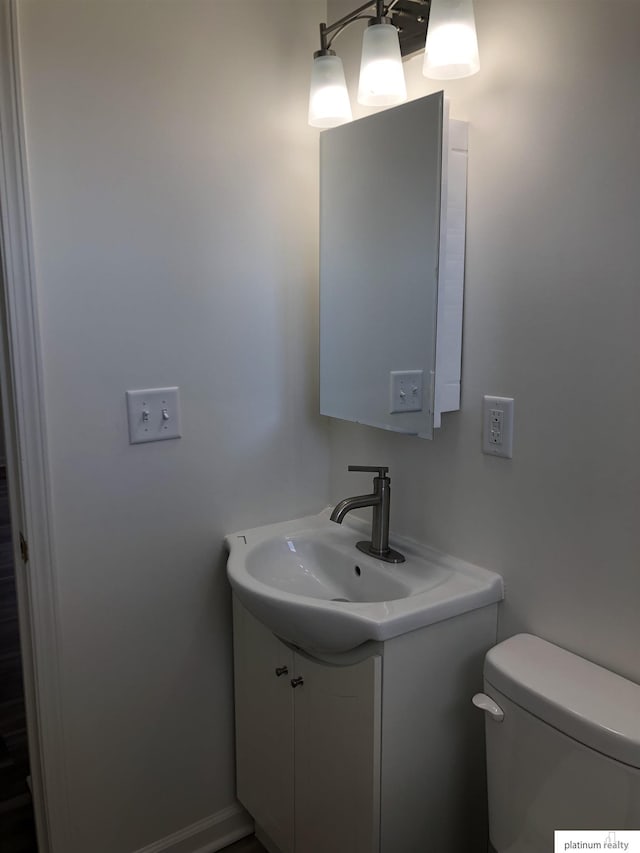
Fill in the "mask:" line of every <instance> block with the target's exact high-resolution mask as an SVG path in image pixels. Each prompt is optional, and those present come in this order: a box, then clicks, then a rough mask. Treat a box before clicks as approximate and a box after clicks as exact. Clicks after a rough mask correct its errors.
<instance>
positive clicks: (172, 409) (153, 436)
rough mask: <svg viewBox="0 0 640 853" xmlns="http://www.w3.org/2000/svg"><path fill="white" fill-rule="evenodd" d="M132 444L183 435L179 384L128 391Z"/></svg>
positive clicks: (130, 438) (130, 441)
mask: <svg viewBox="0 0 640 853" xmlns="http://www.w3.org/2000/svg"><path fill="white" fill-rule="evenodd" d="M127 415H128V419H129V444H142V443H143V442H145V441H166V440H167V439H169V438H181V436H182V429H181V425H180V395H179V389H178V388H177V387H171V388H144V389H142V390H139V391H127Z"/></svg>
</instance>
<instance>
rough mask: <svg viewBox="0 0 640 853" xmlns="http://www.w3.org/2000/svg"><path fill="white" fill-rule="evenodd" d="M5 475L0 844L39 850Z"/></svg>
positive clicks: (0, 555)
mask: <svg viewBox="0 0 640 853" xmlns="http://www.w3.org/2000/svg"><path fill="white" fill-rule="evenodd" d="M28 775H29V756H28V751H27V729H26V722H25V713H24V695H23V690H22V667H21V662H20V636H19V633H18V606H17V602H16V586H15V578H14V569H13V549H12V544H11V519H10V517H9V498H8V494H7V480H6V477H5V476H4V471H3V470H0V839H1V840H0V850H1V851H2V853H37V850H38V848H37V845H36V838H35V828H34V822H33V808H32V805H31V794H30V793H29V788H28V787H27V776H28Z"/></svg>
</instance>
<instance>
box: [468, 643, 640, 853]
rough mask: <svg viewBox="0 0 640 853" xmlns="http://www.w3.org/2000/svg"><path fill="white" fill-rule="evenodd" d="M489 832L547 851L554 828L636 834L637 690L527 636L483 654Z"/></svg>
mask: <svg viewBox="0 0 640 853" xmlns="http://www.w3.org/2000/svg"><path fill="white" fill-rule="evenodd" d="M484 689H485V693H486V694H487V696H489V697H490V698H491V699H493V701H494V702H495V703H496V704H497V705H498V706H499V707H500V709H501V710H502V711H503V712H504V718H503V720H502V721H501V722H499V721H498V720H497V719H496V718H495V717H492V716H491V715H490V714H487V715H486V726H485V731H486V746H487V781H488V794H489V834H490V838H491V843H492V845H493V847H494V848H495V850H496V851H497V853H550V851H552V850H553V831H554V830H555V829H603V830H607V831H608V830H615V829H640V686H639V685H637V684H634V683H633V682H631V681H627V679H625V678H621V677H620V676H618V675H615V674H614V673H612V672H609V671H608V670H606V669H603V668H602V667H599V666H596V665H595V664H593V663H590V662H589V661H586V660H584V659H583V658H581V657H578V656H577V655H574V654H571V653H570V652H567V651H565V650H564V649H560V648H558V647H557V646H554V645H552V644H551V643H547V642H545V641H544V640H541V639H539V638H538V637H534V636H531V635H530V634H519V635H517V636H515V637H511V638H510V639H509V640H506V641H505V642H503V643H500V644H499V645H497V646H495V647H494V648H493V649H491V650H490V651H489V653H488V654H487V657H486V659H485V668H484Z"/></svg>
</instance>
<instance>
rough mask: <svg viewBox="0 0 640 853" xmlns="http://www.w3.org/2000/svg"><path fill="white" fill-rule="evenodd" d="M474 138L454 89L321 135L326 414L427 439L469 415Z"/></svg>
mask: <svg viewBox="0 0 640 853" xmlns="http://www.w3.org/2000/svg"><path fill="white" fill-rule="evenodd" d="M466 140H467V133H466V124H465V123H464V122H453V121H451V122H450V121H449V120H448V118H447V116H446V112H445V102H444V97H443V93H442V92H438V93H436V94H435V95H429V96H428V97H426V98H420V99H418V100H415V101H410V102H409V103H406V104H402V105H401V106H398V107H394V108H393V109H387V110H383V111H381V112H378V113H376V114H374V115H371V116H367V117H366V118H362V119H359V120H357V121H354V122H351V123H349V124H344V125H341V126H340V127H335V128H331V129H330V130H326V131H324V132H323V133H322V134H321V136H320V411H321V413H322V414H323V415H329V416H331V417H334V418H342V419H343V420H349V421H355V422H357V423H363V424H368V425H369V426H376V427H381V428H383V429H388V430H393V431H396V432H403V433H411V434H415V435H420V436H422V437H424V438H431V437H432V436H433V429H434V427H437V426H439V425H440V414H441V413H442V412H444V411H452V410H455V409H458V408H459V407H460V353H461V331H462V295H463V294H462V291H463V281H464V234H465V212H466V166H467V141H466Z"/></svg>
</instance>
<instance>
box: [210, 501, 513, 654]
mask: <svg viewBox="0 0 640 853" xmlns="http://www.w3.org/2000/svg"><path fill="white" fill-rule="evenodd" d="M329 512H330V510H325V511H324V512H322V513H320V514H319V515H314V516H307V517H305V518H299V519H296V520H294V521H287V522H283V523H280V524H270V525H266V526H264V527H255V528H252V529H250V530H242V531H238V532H237V533H233V534H230V535H229V536H227V537H226V543H227V547H228V548H229V560H228V564H227V573H228V576H229V581H230V583H231V586H232V588H233V590H234V592H235V594H236V595H237V596H238V598H239V599H240V601H241V602H242V604H244V606H245V607H246V608H247V610H249V611H250V612H251V613H253V615H254V616H255V617H256V618H257V619H259V620H260V621H261V622H262V623H263V624H265V625H266V626H267V627H268V628H270V629H271V631H273V633H274V634H276V635H277V636H279V637H280V638H281V639H283V640H286V641H288V642H290V643H292V644H293V645H295V646H298V647H300V648H302V649H307V650H309V651H312V652H313V651H320V652H325V653H340V652H345V651H349V650H350V649H353V648H356V647H357V646H359V645H361V644H362V643H365V642H367V641H369V640H377V641H383V640H388V639H391V638H392V637H396V636H398V635H400V634H404V633H407V632H408V631H414V630H416V629H417V628H422V627H425V626H426V625H430V624H433V623H434V622H439V621H441V620H443V619H449V618H451V617H452V616H457V615H459V614H461V613H465V612H467V611H469V610H474V609H475V608H478V607H483V606H485V605H488V604H494V603H495V602H496V601H499V600H501V599H502V578H501V577H500V576H499V575H497V574H495V573H494V572H489V571H487V570H486V569H481V568H479V567H478V566H473V565H471V564H470V563H466V562H464V561H462V560H458V559H457V558H454V557H451V556H448V555H446V554H442V553H440V552H438V551H435V550H434V549H431V548H428V547H426V546H423V545H419V544H417V543H414V542H408V541H406V540H401V539H398V540H396V542H394V547H396V548H398V550H400V551H401V552H402V553H403V554H404V555H405V557H406V561H405V562H404V563H399V564H390V563H385V562H383V561H381V560H376V559H375V558H374V557H370V556H368V555H367V554H363V553H362V552H360V551H358V550H357V549H356V542H358V541H359V540H361V539H362V538H363V537H365V538H366V533H367V528H366V526H365V525H361V524H360V523H359V522H358V521H357V520H356V521H355V523H351V524H347V523H345V524H342V525H339V524H335V523H334V522H332V521H331V520H330V519H329Z"/></svg>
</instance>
